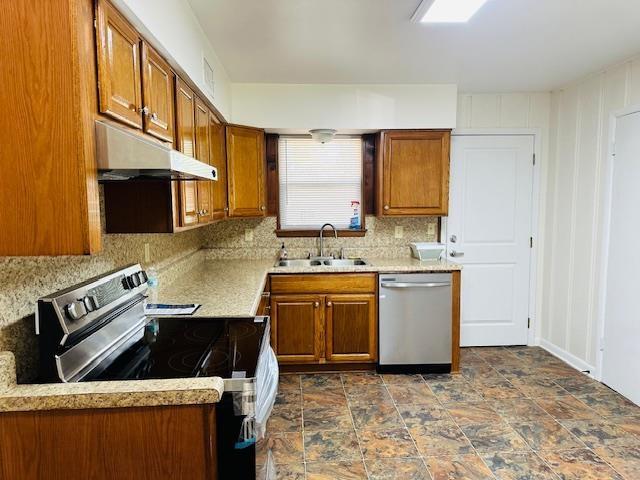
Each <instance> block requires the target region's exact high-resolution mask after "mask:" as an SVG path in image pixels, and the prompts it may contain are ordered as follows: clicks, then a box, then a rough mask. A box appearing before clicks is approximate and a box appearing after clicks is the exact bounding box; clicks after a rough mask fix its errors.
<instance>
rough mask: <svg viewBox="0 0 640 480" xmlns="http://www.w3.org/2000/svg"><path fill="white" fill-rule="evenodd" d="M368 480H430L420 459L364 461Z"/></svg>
mask: <svg viewBox="0 0 640 480" xmlns="http://www.w3.org/2000/svg"><path fill="white" fill-rule="evenodd" d="M365 464H366V466H367V470H368V471H369V480H398V479H402V480H431V477H430V476H429V472H428V471H427V467H426V466H425V464H424V462H423V461H422V460H421V459H420V458H381V459H379V460H366V459H365Z"/></svg>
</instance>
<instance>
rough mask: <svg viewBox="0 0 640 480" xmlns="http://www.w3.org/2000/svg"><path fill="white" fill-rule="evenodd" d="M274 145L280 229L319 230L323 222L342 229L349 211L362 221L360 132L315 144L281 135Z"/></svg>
mask: <svg viewBox="0 0 640 480" xmlns="http://www.w3.org/2000/svg"><path fill="white" fill-rule="evenodd" d="M278 149H279V152H278V176H279V182H280V230H318V229H319V228H320V227H321V226H322V225H323V224H324V223H331V224H333V225H334V226H335V227H336V228H338V229H347V228H349V225H350V222H351V218H352V217H353V216H354V210H357V215H358V216H359V218H358V222H357V223H358V225H361V220H360V219H361V218H362V208H361V207H362V140H361V138H360V137H335V138H334V139H333V140H332V141H331V142H328V143H318V142H316V141H315V140H312V139H310V138H306V137H295V136H281V137H280V139H279V143H278ZM355 202H357V203H355ZM360 228H361V227H360Z"/></svg>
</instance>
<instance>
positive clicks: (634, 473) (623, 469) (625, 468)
mask: <svg viewBox="0 0 640 480" xmlns="http://www.w3.org/2000/svg"><path fill="white" fill-rule="evenodd" d="M595 452H596V454H597V455H598V456H599V457H600V458H602V459H603V460H605V461H606V462H608V463H609V464H610V465H611V466H612V467H613V468H615V469H616V471H617V472H618V473H620V474H621V475H622V476H623V477H625V478H626V479H629V480H635V479H637V478H640V445H636V446H632V447H608V448H596V449H595Z"/></svg>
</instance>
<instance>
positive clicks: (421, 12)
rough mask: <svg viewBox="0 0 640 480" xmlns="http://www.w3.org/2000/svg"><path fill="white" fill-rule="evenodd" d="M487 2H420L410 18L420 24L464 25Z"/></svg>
mask: <svg viewBox="0 0 640 480" xmlns="http://www.w3.org/2000/svg"><path fill="white" fill-rule="evenodd" d="M486 2H487V0H422V3H420V5H419V6H418V9H417V10H416V11H415V13H414V14H413V17H411V20H412V21H413V22H420V23H465V22H468V21H469V20H470V19H471V17H473V16H474V15H475V14H476V12H477V11H478V10H480V8H482V6H483V5H484V4H485V3H486Z"/></svg>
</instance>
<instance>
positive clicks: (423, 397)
mask: <svg viewBox="0 0 640 480" xmlns="http://www.w3.org/2000/svg"><path fill="white" fill-rule="evenodd" d="M387 388H388V389H389V393H390V394H391V397H392V398H393V401H394V402H395V403H396V404H397V405H419V404H421V403H434V402H437V400H436V397H435V395H434V394H433V393H432V392H431V390H429V387H427V385H426V384H425V383H424V382H423V383H419V384H410V385H387Z"/></svg>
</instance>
